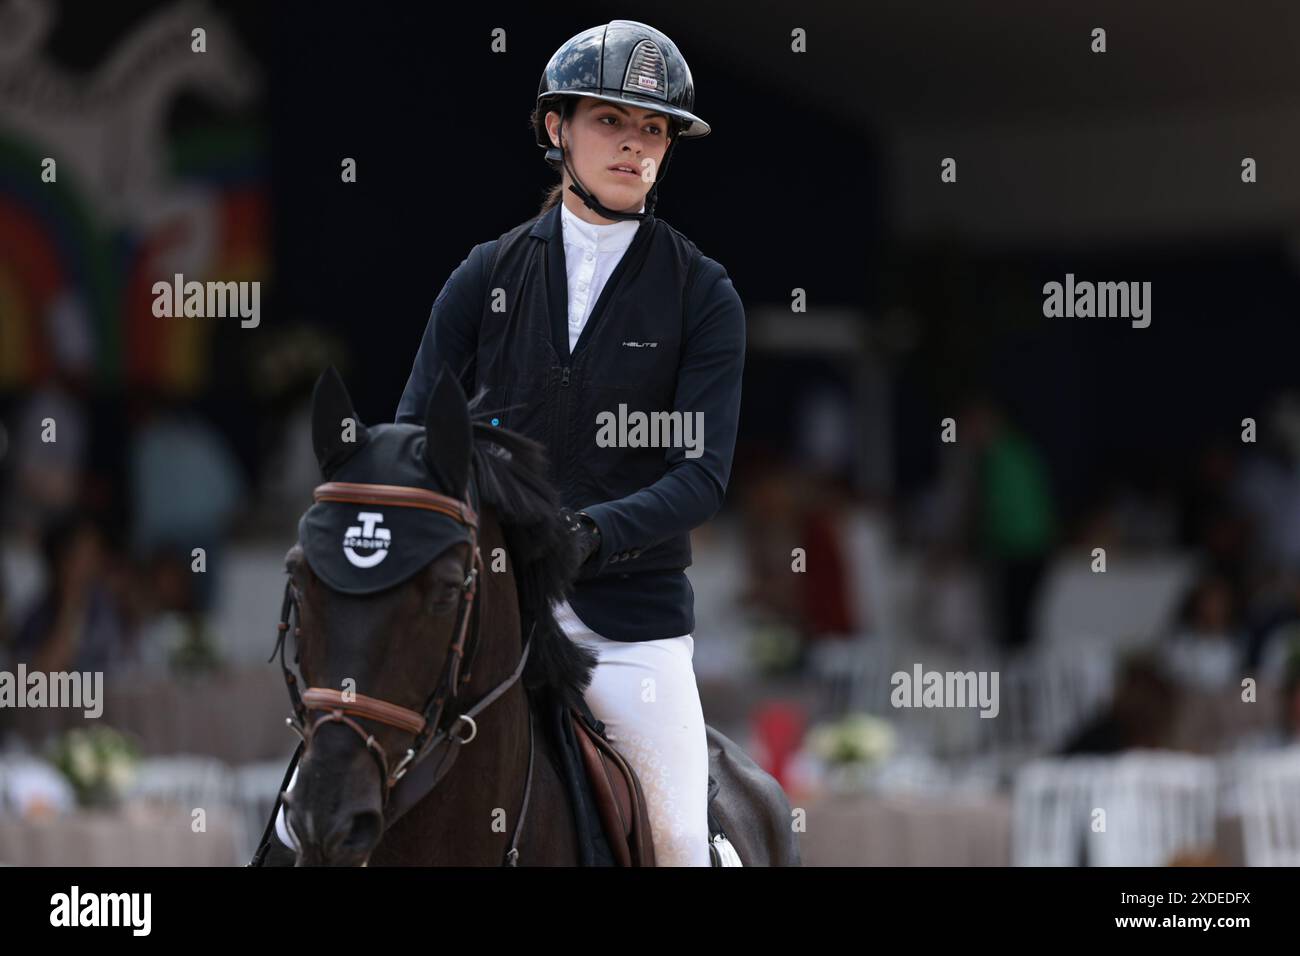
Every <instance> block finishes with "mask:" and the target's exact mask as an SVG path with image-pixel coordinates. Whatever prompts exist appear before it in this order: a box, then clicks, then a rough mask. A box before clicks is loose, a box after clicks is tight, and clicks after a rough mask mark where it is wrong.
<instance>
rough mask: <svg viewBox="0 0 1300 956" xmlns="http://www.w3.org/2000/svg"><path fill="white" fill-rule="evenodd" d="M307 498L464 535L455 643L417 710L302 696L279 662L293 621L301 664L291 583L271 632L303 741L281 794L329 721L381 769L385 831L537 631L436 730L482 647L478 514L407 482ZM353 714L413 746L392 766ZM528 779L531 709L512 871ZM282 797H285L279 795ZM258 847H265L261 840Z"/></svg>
mask: <svg viewBox="0 0 1300 956" xmlns="http://www.w3.org/2000/svg"><path fill="white" fill-rule="evenodd" d="M312 497H313V499H314V500H315V501H317V502H321V501H328V502H342V503H345V504H360V505H380V506H388V507H400V508H421V509H425V510H428V511H433V512H437V513H438V514H442V515H445V516H447V517H449V518H451V519H453V520H454V521H457V522H459V523H460V524H462V525H463V526H464V527H465V528H466V529H468V531H469V554H468V556H467V558H466V561H465V574H464V578H463V580H462V583H461V585H460V598H459V601H458V604H457V608H456V624H455V627H454V630H453V631H452V633H453V635H454V640H453V641H452V644H451V647H450V648H449V649H448V652H447V657H446V660H445V662H444V664H443V671H442V676H441V678H440V679H439V681H438V684H437V685H436V686H435V688H434V690H433V693H431V694H430V695H429V697H428V699H427V700H426V701H425V704H424V707H423V709H422V710H420V711H415V710H412V709H410V708H407V707H403V706H400V705H398V704H394V703H391V702H389V701H386V700H381V699H379V698H375V697H367V696H366V695H364V694H358V693H353V692H350V691H349V692H343V691H339V690H336V689H334V688H332V687H308V688H307V689H306V690H304V691H303V692H302V693H301V694H300V693H299V691H298V679H297V677H296V676H295V675H294V673H293V671H292V670H290V669H289V666H288V665H287V664H286V663H285V660H284V644H285V636H286V635H287V634H288V632H289V629H290V620H291V619H292V621H293V634H294V646H295V653H294V662H295V663H297V662H298V659H299V650H300V649H299V648H298V636H299V634H300V632H301V625H300V615H299V608H298V601H297V596H296V594H295V592H294V589H293V582H292V581H289V582H287V583H286V584H285V589H284V601H283V603H282V604H281V607H280V624H279V630H278V633H277V635H276V643H275V649H274V650H273V651H272V653H271V660H274V659H275V656H276V654H277V653H278V654H279V656H280V669H281V670H282V671H283V673H284V681H285V685H286V687H287V688H288V691H289V699H290V701H291V703H292V704H293V716H292V717H289V718H286V721H285V722H286V723H287V724H288V725H289V727H291V728H292V729H293V730H294V731H295V732H296V733H297V734H298V735H299V736H300V737H301V738H302V743H301V744H300V745H299V747H298V751H297V752H296V753H295V754H294V758H293V762H292V763H291V764H290V766H289V771H288V772H287V773H286V774H285V783H284V784H283V785H282V786H281V790H282V791H283V789H284V787H285V786H287V785H288V781H289V778H290V775H291V774H292V772H293V768H294V766H296V764H297V762H298V760H299V758H300V757H301V755H302V754H303V753H304V752H305V751H306V750H307V749H309V748H310V747H311V742H312V738H313V737H314V736H315V734H316V732H317V731H318V730H319V729H320V727H321V725H323V724H328V723H338V724H342V725H343V726H345V727H348V728H349V729H351V730H352V731H354V732H355V733H356V734H357V736H358V737H360V738H361V739H362V741H363V742H364V743H365V745H366V749H367V751H369V752H370V754H371V755H372V756H373V757H374V758H375V762H376V764H377V765H378V767H379V775H380V782H381V783H380V785H381V787H382V789H383V809H384V828H385V829H387V828H388V827H390V826H392V825H393V823H394V822H395V821H396V820H397V819H398V818H399V817H401V816H402V815H403V814H404V813H405V812H406V811H407V810H409V809H410V808H411V807H412V806H414V805H415V804H416V803H418V802H419V801H420V800H422V799H423V798H424V797H426V796H427V795H428V794H429V793H430V792H431V791H432V790H433V788H434V787H436V786H437V785H438V783H439V782H440V781H441V780H442V779H443V777H445V776H446V775H447V772H448V771H450V770H451V766H452V764H454V763H455V761H456V757H457V755H458V754H459V751H460V748H461V747H463V746H464V745H465V744H468V743H469V742H470V741H472V740H474V738H475V737H477V736H478V724H477V723H476V722H475V717H477V716H478V715H479V714H480V713H481V712H482V711H483V710H484V709H485V708H487V707H488V706H489V705H491V704H492V702H493V701H495V700H496V699H497V698H498V697H500V696H501V695H502V694H504V693H505V692H506V691H507V690H509V689H510V688H511V687H512V686H513V685H514V684H515V683H516V682H517V681H518V680H519V678H520V676H521V675H522V674H523V671H524V665H525V664H526V663H527V662H528V653H529V650H530V649H531V647H532V638H533V630H535V628H536V622H534V625H533V630H530V631H529V634H528V638H527V639H526V640H525V641H524V647H523V653H522V654H521V655H520V657H519V663H518V665H517V666H516V667H515V669H514V671H513V672H512V673H511V674H510V675H509V676H508V677H507V678H506V679H505V680H503V681H502V682H501V683H499V684H497V685H496V686H495V687H494V688H492V690H491V691H489V692H488V693H487V694H485V695H484V696H483V697H482V698H481V699H480V700H479V701H478V703H476V704H475V705H474V706H472V707H470V708H468V709H467V710H464V711H462V712H460V713H459V714H457V716H456V719H455V720H453V721H452V722H451V723H450V725H449V726H447V727H441V726H440V724H441V722H442V717H443V713H444V711H445V710H446V708H447V705H448V703H449V702H452V701H458V700H459V696H460V694H461V692H462V691H464V689H465V688H466V686H467V685H468V683H469V681H470V678H471V674H472V670H473V663H474V661H475V659H476V658H477V656H478V652H479V649H480V645H481V643H482V640H481V634H480V632H479V623H480V619H479V616H478V613H477V612H478V608H477V607H476V606H475V603H474V598H475V597H476V596H477V594H478V582H479V578H480V576H481V575H482V572H483V557H482V554H481V553H480V551H479V546H478V533H479V517H478V514H477V512H476V511H475V509H474V508H473V506H472V505H471V504H470V503H469V501H464V500H461V499H459V498H453V497H450V496H448V495H442V494H438V493H437V492H434V491H430V490H428V489H425V488H415V487H411V486H407V485H381V484H367V483H359V482H343V481H329V482H326V483H324V484H322V485H318V486H317V487H316V489H315V490H314V491H313V493H312ZM471 618H473V620H474V626H473V627H471V626H470V620H471ZM471 637H472V640H473V647H472V649H471V651H470V654H469V656H468V663H467V666H465V668H464V670H463V671H462V669H461V666H462V664H464V663H466V661H467V658H466V654H465V650H466V642H467V640H468V639H470V638H471ZM317 712H318V713H319V714H320V716H319V717H316V718H314V719H313V718H312V717H311V716H310V715H311V714H313V713H317ZM356 717H360V718H362V719H363V720H373V721H376V722H378V723H381V724H385V725H387V726H389V727H394V728H396V729H397V730H400V731H402V732H403V733H406V734H410V735H411V736H412V740H411V743H410V746H409V747H408V748H407V750H406V753H405V755H404V756H403V757H402V758H401V760H399V761H398V762H397V764H396V765H394V764H393V762H392V760H391V759H390V756H389V754H388V753H387V752H386V751H385V750H384V747H383V745H382V744H380V743H379V741H377V740H376V739H375V737H374V734H372V733H370V732H369V731H367V730H366V729H365V728H364V727H362V726H361V724H359V723H358V722H357V721H356V720H355V719H354V718H356ZM462 724H464V725H465V726H466V727H468V733H467V734H466V735H465V736H458V735H457V734H455V733H453V731H455V730H457V728H458V727H459V726H460V725H462ZM435 751H440V753H439V755H438V759H437V760H436V761H429V760H427V758H428V757H429V756H430V755H432V754H433V753H434V752H435ZM532 780H533V715H532V708H531V707H529V708H528V775H527V777H526V779H525V781H524V796H523V803H522V807H521V809H520V812H519V816H518V819H517V820H516V821H515V827H514V833H513V834H512V836H511V839H510V847H509V849H508V851H507V852H506V855H505V859H504V860H503V865H505V866H515V865H517V863H518V859H519V850H518V847H517V844H518V839H519V832H520V830H521V829H522V827H523V823H524V818H525V816H526V815H527V812H528V797H529V794H530V791H531V789H532ZM282 798H283V793H281V799H282ZM280 802H281V801H280V800H277V801H276V809H275V810H274V811H272V815H271V819H272V824H270V825H268V834H267V836H269V830H270V828H271V827H272V826H273V825H274V820H275V815H276V814H277V813H278V812H279V804H280ZM263 843H264V844H265V843H266V838H265V837H264V839H263Z"/></svg>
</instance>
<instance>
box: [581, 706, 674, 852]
mask: <svg viewBox="0 0 1300 956" xmlns="http://www.w3.org/2000/svg"><path fill="white" fill-rule="evenodd" d="M569 717H570V719H571V720H572V721H573V735H574V737H575V738H576V739H577V741H578V750H579V751H580V752H581V754H582V766H583V769H584V770H585V772H586V774H587V780H588V781H589V782H590V783H591V791H592V794H593V796H594V797H595V803H596V812H597V813H598V814H599V816H600V822H601V826H602V828H603V829H604V831H605V839H606V841H607V842H608V843H609V847H610V850H611V851H612V852H613V854H614V860H615V862H616V863H617V864H618V865H619V866H654V865H655V849H654V840H653V838H652V837H651V832H650V817H649V815H648V811H647V808H646V800H645V794H644V793H643V792H642V791H641V781H640V780H638V779H637V776H636V771H634V770H633V769H632V766H631V764H629V763H628V762H627V760H626V759H625V758H624V757H623V755H622V754H621V753H619V752H618V751H617V750H616V749H615V748H614V745H613V744H611V743H610V742H609V741H608V740H607V739H605V736H604V734H602V733H601V732H600V730H598V729H597V728H596V727H594V726H592V725H591V724H590V723H588V722H587V720H586V718H585V717H584V716H583V715H582V713H581V711H579V710H577V709H574V708H570V709H569Z"/></svg>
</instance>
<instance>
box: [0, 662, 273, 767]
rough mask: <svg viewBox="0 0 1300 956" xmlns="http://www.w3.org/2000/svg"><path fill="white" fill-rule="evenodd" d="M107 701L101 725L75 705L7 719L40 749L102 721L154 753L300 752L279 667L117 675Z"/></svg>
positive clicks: (11, 711)
mask: <svg viewBox="0 0 1300 956" xmlns="http://www.w3.org/2000/svg"><path fill="white" fill-rule="evenodd" d="M103 696H104V700H103V707H104V712H103V714H102V716H100V717H99V718H97V719H96V720H89V719H87V718H86V717H85V716H84V714H83V711H82V710H80V709H72V708H69V709H59V708H38V709H27V708H23V709H17V708H6V709H5V710H4V711H3V712H2V713H0V718H2V719H3V721H4V723H3V726H4V727H5V728H6V729H10V730H13V731H14V732H16V733H17V734H18V735H19V736H20V737H23V738H24V739H26V740H27V741H28V742H29V743H30V744H31V745H32V746H33V747H40V746H41V745H42V743H43V742H44V740H45V739H46V738H47V737H48V736H49V735H51V734H57V733H59V732H61V731H65V730H68V729H71V728H73V727H82V728H85V727H88V726H93V725H94V724H96V723H99V724H102V725H104V726H108V727H112V728H114V729H116V730H121V731H125V732H128V733H130V734H132V735H134V736H135V737H136V738H137V739H138V741H139V743H140V746H141V748H142V750H143V752H144V754H145V755H146V756H150V755H155V754H207V755H210V756H213V757H217V758H219V759H221V760H224V761H225V762H226V763H229V764H244V763H252V762H255V761H259V760H269V759H272V758H279V757H281V756H283V755H284V754H285V753H286V752H292V750H293V743H294V741H293V737H292V734H291V733H290V732H289V731H288V730H287V729H286V728H285V725H284V718H285V717H287V716H288V715H289V712H290V705H289V696H288V693H287V692H286V691H285V689H284V678H283V677H282V675H281V674H280V670H279V667H278V666H277V665H272V664H266V665H263V666H260V667H251V668H239V669H234V670H228V671H224V672H219V673H213V674H206V675H203V676H201V677H194V678H181V677H165V676H157V677H155V676H149V677H145V676H123V677H113V676H112V675H109V676H107V677H106V678H105V680H104V695H103Z"/></svg>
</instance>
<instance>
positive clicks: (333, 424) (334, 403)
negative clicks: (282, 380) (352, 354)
mask: <svg viewBox="0 0 1300 956" xmlns="http://www.w3.org/2000/svg"><path fill="white" fill-rule="evenodd" d="M369 437H370V433H369V432H368V431H366V426H365V425H363V424H361V420H360V419H359V418H357V413H356V412H355V411H353V410H352V397H351V396H350V395H348V390H347V387H346V386H345V385H344V384H343V379H342V378H341V377H340V376H339V373H338V370H336V369H335V368H334V366H333V365H331V366H330V367H329V368H327V369H325V371H323V372H321V373H320V378H318V379H316V387H315V388H314V389H312V393H311V444H312V447H313V448H314V449H315V450H316V462H317V464H319V465H320V473H321V476H322V477H323V478H325V479H326V480H329V477H330V475H332V474H333V473H334V472H335V471H336V470H338V467H339V465H341V464H343V462H345V461H347V459H348V458H350V457H351V456H352V455H353V454H355V453H356V451H357V449H359V448H360V447H361V446H362V445H364V444H365V443H366V440H367V439H369Z"/></svg>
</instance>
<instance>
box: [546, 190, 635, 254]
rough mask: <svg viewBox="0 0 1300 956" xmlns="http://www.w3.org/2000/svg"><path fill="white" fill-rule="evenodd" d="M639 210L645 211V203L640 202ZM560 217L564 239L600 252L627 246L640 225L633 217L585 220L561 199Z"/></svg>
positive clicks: (612, 250)
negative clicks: (609, 220) (594, 220)
mask: <svg viewBox="0 0 1300 956" xmlns="http://www.w3.org/2000/svg"><path fill="white" fill-rule="evenodd" d="M639 211H640V212H645V203H642V204H641V209H640V210H639ZM560 219H561V221H562V222H563V223H564V226H563V231H564V238H565V241H567V242H571V243H576V244H577V245H580V246H582V247H583V248H584V249H595V250H599V251H601V252H615V251H618V250H620V249H625V248H627V246H628V245H630V244H631V242H632V237H633V236H635V235H636V231H637V229H638V228H639V227H640V225H641V223H639V222H638V221H636V220H635V219H627V220H622V221H619V222H607V223H595V222H587V221H586V220H584V219H579V218H578V217H577V216H576V215H574V214H573V212H572V211H571V210H570V209H569V207H568V206H566V205H565V204H564V203H563V201H561V203H560Z"/></svg>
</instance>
